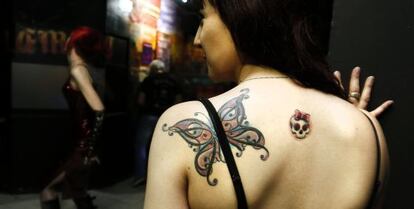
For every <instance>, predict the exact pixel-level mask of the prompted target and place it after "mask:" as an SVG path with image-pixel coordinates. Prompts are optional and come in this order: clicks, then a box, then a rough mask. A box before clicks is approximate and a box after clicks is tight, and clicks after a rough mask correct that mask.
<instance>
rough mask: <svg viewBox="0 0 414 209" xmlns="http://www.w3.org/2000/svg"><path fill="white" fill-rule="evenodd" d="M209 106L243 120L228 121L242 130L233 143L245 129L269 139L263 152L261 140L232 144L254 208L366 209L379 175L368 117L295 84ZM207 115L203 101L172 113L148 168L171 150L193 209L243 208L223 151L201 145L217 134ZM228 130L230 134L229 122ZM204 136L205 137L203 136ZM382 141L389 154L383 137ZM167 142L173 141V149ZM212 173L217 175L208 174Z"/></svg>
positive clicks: (248, 90)
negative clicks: (296, 121) (298, 119)
mask: <svg viewBox="0 0 414 209" xmlns="http://www.w3.org/2000/svg"><path fill="white" fill-rule="evenodd" d="M241 95H242V96H243V97H242V98H241ZM235 98H239V99H238V100H237V99H235ZM240 98H241V99H240ZM236 100H237V101H236ZM210 101H211V102H212V103H213V104H214V106H215V107H216V110H218V111H219V115H220V116H221V118H222V119H223V118H224V117H229V116H232V117H235V118H238V119H236V120H235V121H236V122H234V120H230V121H232V123H231V124H230V125H231V126H232V127H235V126H236V125H238V128H237V129H231V128H230V129H227V131H226V134H227V136H228V138H229V141H230V143H231V144H232V141H231V140H232V137H233V142H234V141H237V138H236V136H239V135H241V134H240V133H241V131H242V130H241V129H245V130H247V131H252V130H253V132H254V133H252V132H250V133H249V137H253V138H254V137H259V136H262V137H263V140H262V142H263V143H261V142H260V145H263V146H259V144H256V145H255V144H254V143H259V141H260V140H258V138H257V139H252V140H250V141H248V140H247V141H243V140H238V141H237V143H233V144H232V147H233V148H232V151H233V155H234V157H235V160H236V163H237V166H238V169H239V172H240V175H241V179H242V182H243V186H244V190H245V192H246V196H247V202H248V204H249V208H255V209H262V208H263V209H273V208H318V209H321V208H364V207H365V206H366V205H367V203H368V201H369V198H370V197H371V193H372V188H373V184H374V180H375V177H376V168H377V161H376V160H377V145H376V138H375V133H374V130H373V127H372V126H371V124H370V123H369V121H368V119H367V118H366V117H365V116H364V115H363V113H361V112H360V111H358V110H357V109H356V108H355V107H353V106H352V105H351V104H348V103H347V102H346V101H343V100H341V99H339V98H337V97H334V96H331V95H326V94H323V93H320V92H318V91H315V90H311V89H304V88H302V87H300V86H298V85H297V84H295V83H294V82H292V81H291V80H289V79H285V80H270V79H269V80H260V81H258V80H257V81H247V82H244V83H241V84H240V85H239V86H237V87H236V88H234V89H232V90H231V91H228V92H226V93H225V94H222V95H219V96H217V97H214V98H212V99H210ZM232 105H233V107H234V106H235V105H236V106H237V107H236V108H234V110H235V111H232V110H231V109H228V108H231V107H232ZM226 108H227V109H226ZM296 110H298V111H300V112H301V113H303V114H309V115H308V122H309V125H310V126H309V127H308V128H309V130H308V132H307V134H304V137H303V135H301V136H302V137H303V138H300V137H298V136H297V135H295V134H298V133H296V132H295V127H292V126H291V124H290V122H291V120H292V118H293V117H294V115H295V111H296ZM225 111H227V112H225ZM206 115H208V114H207V112H206V110H205V108H204V107H203V106H202V104H201V103H199V102H189V103H185V104H180V105H178V106H175V107H173V108H171V109H170V110H169V111H167V113H166V114H165V115H164V116H163V117H162V118H161V119H160V121H159V124H158V126H157V129H161V131H159V130H156V131H155V133H154V139H153V140H155V141H154V142H153V144H152V147H151V149H154V151H153V150H151V152H152V153H151V155H152V156H151V157H150V165H151V160H152V161H156V160H153V159H152V158H158V157H155V156H154V155H158V154H159V153H157V152H160V151H157V150H162V149H160V148H156V147H160V146H173V147H174V151H175V152H174V154H172V153H170V152H172V151H167V154H165V155H166V156H169V160H170V161H169V163H168V162H164V163H166V164H170V167H169V168H167V170H171V169H177V170H180V171H177V172H178V173H179V174H177V175H178V176H179V177H178V178H179V179H180V181H178V182H181V183H177V184H181V186H177V185H176V187H177V188H181V190H179V191H182V192H185V194H183V198H186V200H185V201H186V202H187V204H188V207H189V208H193V209H207V208H215V209H218V208H223V209H229V208H237V200H236V196H235V192H234V189H233V184H232V181H231V178H230V176H229V172H228V170H227V167H226V164H225V163H224V162H223V161H224V160H223V159H221V155H220V153H217V152H214V151H211V150H209V147H208V146H207V145H206V146H204V145H205V144H208V143H206V142H207V141H203V139H206V137H207V138H208V136H209V135H208V133H210V132H211V133H213V135H214V131H212V130H211V131H206V130H210V129H211V127H210V126H209V119H208V117H205V116H206ZM198 121H202V122H204V123H203V124H202V125H203V126H202V129H201V130H204V132H203V131H202V132H197V130H198V129H197V127H200V126H197V123H200V122H198ZM180 122H181V123H180ZM185 122H188V123H185ZM236 123H240V124H236ZM186 125H187V126H186ZM223 125H224V126H225V129H226V124H223ZM177 127H178V128H177ZM301 128H302V127H301ZM292 131H293V132H292ZM163 132H164V133H163ZM167 132H168V133H169V135H168V134H167ZM235 132H237V133H235ZM163 134H164V135H167V136H162V135H163ZM242 134H245V133H242ZM194 136H195V137H194ZM200 136H205V137H204V138H197V137H200ZM379 136H381V137H380V138H381V139H382V141H383V143H382V147H383V148H384V149H385V148H386V146H385V141H384V138H383V135H382V132H381V133H379ZM259 138H260V137H259ZM197 139H198V140H199V141H197ZM238 139H240V138H238ZM161 140H168V142H167V143H168V145H166V142H160V141H161ZM192 140H193V141H192ZM200 141H201V142H202V143H199V142H200ZM192 142H195V143H193V144H192ZM211 142H213V141H211ZM248 142H251V143H248ZM203 143H204V144H203ZM252 143H253V144H252ZM191 144H192V146H190V147H189V145H191ZM239 144H241V146H239ZM154 147H155V148H154ZM213 147H214V146H213ZM238 147H242V149H240V148H238ZM164 148H165V147H164ZM385 151H386V150H385ZM267 154H268V157H264V156H267ZM385 154H386V152H385ZM240 155H241V156H240ZM206 156H213V158H208V157H207V158H206ZM239 156H240V157H239ZM164 157H165V156H164ZM174 159H177V160H174ZM178 159H179V160H178ZM210 159H214V160H210ZM164 160H165V158H164ZM176 161H178V162H176ZM171 164H172V165H171ZM209 166H210V167H209ZM167 167H168V166H167ZM208 168H211V169H210V170H207V171H206V169H208ZM203 169H204V170H203ZM149 172H150V173H149V176H154V177H153V178H157V175H154V174H153V173H152V172H154V171H151V168H150V171H149ZM161 172H162V171H161ZM160 175H161V174H160ZM164 175H165V173H164ZM159 178H161V177H159ZM164 178H168V177H165V176H164ZM172 178H174V176H172ZM158 180H159V179H158ZM155 181H156V179H152V180H151V179H149V183H148V185H147V186H149V190H147V192H150V193H151V191H152V189H151V187H152V185H151V184H158V183H152V182H155ZM164 181H165V180H162V182H164ZM159 184H161V183H159ZM174 184H175V183H174ZM147 195H148V193H147ZM148 198H151V196H149V197H148ZM166 198H168V197H166ZM173 198H178V199H179V198H180V197H178V196H177V197H173ZM146 202H150V201H147V200H146ZM174 204H179V203H174ZM150 205H151V204H150ZM146 208H151V207H146ZM170 208H171V207H170ZM172 208H174V207H172ZM177 208H179V207H178V206H177Z"/></svg>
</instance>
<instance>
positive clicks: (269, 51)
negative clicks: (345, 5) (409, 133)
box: [193, 0, 346, 99]
mask: <svg viewBox="0 0 414 209" xmlns="http://www.w3.org/2000/svg"><path fill="white" fill-rule="evenodd" d="M201 1H202V0H194V2H193V3H194V5H195V7H197V6H198V7H200V6H202V3H201ZM208 1H209V3H210V4H211V5H212V6H213V7H214V8H215V9H216V10H217V11H218V13H219V15H220V17H221V19H222V20H223V22H224V24H225V25H226V26H227V28H228V29H229V31H230V33H231V35H232V38H233V40H234V42H235V45H236V48H237V50H238V52H239V54H240V57H242V58H243V60H242V61H243V62H244V63H245V64H255V65H262V66H267V67H271V68H274V69H278V70H280V71H281V72H283V73H285V74H287V75H288V76H289V77H291V78H292V79H294V80H296V81H298V83H300V84H301V85H303V86H305V87H308V88H314V89H318V90H320V91H322V92H325V93H329V94H333V95H336V96H338V97H340V98H343V99H345V98H346V93H345V91H344V90H343V89H342V88H341V87H340V85H339V82H338V80H337V79H336V78H335V76H334V75H333V73H332V71H331V70H330V67H329V65H328V63H327V61H326V58H325V54H324V52H323V50H322V49H321V46H320V44H319V42H318V40H317V38H316V36H315V35H314V34H315V26H316V25H315V24H316V23H315V16H317V14H316V13H317V12H316V11H317V8H318V5H319V4H318V3H320V1H318V0H208Z"/></svg>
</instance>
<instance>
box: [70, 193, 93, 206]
mask: <svg viewBox="0 0 414 209" xmlns="http://www.w3.org/2000/svg"><path fill="white" fill-rule="evenodd" d="M95 198H96V197H92V196H90V195H86V196H85V197H78V198H74V199H73V201H74V202H75V205H76V208H77V209H96V208H98V207H97V206H95V205H94V204H93V202H92V200H94V199H95Z"/></svg>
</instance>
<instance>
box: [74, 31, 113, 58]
mask: <svg viewBox="0 0 414 209" xmlns="http://www.w3.org/2000/svg"><path fill="white" fill-rule="evenodd" d="M72 49H75V50H76V53H78V55H79V56H80V57H82V58H83V59H84V60H85V62H87V63H90V64H93V65H102V64H103V62H104V61H105V58H106V55H107V44H106V41H105V37H104V36H103V35H102V34H101V33H100V32H99V31H97V30H95V29H92V28H90V27H86V26H82V27H78V28H75V29H74V30H73V31H72V33H71V34H70V38H69V40H68V41H67V43H66V52H70V51H71V50H72Z"/></svg>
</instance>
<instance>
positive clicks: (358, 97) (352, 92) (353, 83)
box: [334, 67, 394, 117]
mask: <svg viewBox="0 0 414 209" xmlns="http://www.w3.org/2000/svg"><path fill="white" fill-rule="evenodd" d="M360 73H361V68H360V67H355V68H354V69H353V70H352V73H351V79H350V81H349V94H348V101H350V102H351V103H352V104H354V106H355V107H357V108H360V109H364V110H366V108H367V106H368V103H369V100H370V99H371V92H372V87H373V86H374V76H369V77H368V78H367V79H366V80H365V84H364V87H363V89H362V93H361V91H360V87H359V77H360ZM334 75H335V77H336V78H337V79H338V81H339V83H340V85H341V87H342V88H344V87H343V85H342V80H341V73H340V72H339V71H335V72H334ZM393 103H394V101H393V100H387V101H385V102H384V103H382V104H381V105H380V106H378V107H377V108H375V109H374V110H372V111H370V113H371V114H372V115H373V116H375V117H378V116H379V115H381V114H382V113H383V112H384V111H385V110H386V109H387V108H388V107H390V106H391V105H392V104H393Z"/></svg>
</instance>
